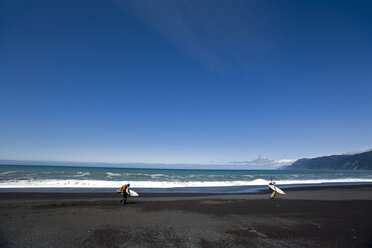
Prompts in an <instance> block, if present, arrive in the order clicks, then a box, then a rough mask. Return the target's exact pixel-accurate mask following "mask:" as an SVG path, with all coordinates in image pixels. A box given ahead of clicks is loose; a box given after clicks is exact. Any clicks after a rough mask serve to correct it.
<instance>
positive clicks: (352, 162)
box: [284, 151, 372, 170]
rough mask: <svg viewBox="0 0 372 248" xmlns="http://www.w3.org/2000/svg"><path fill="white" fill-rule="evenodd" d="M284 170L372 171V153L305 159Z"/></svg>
mask: <svg viewBox="0 0 372 248" xmlns="http://www.w3.org/2000/svg"><path fill="white" fill-rule="evenodd" d="M284 169H288V170H296V169H316V170H322V169H331V170H372V151H369V152H364V153H359V154H354V155H332V156H324V157H318V158H312V159H309V158H303V159H299V160H297V161H296V162H294V163H293V164H291V165H289V166H287V167H285V168H284Z"/></svg>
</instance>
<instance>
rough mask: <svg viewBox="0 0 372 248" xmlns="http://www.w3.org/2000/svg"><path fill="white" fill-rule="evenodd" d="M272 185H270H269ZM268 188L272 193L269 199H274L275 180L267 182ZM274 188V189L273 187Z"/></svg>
mask: <svg viewBox="0 0 372 248" xmlns="http://www.w3.org/2000/svg"><path fill="white" fill-rule="evenodd" d="M270 186H272V187H270ZM269 188H270V189H271V190H272V191H273V193H272V194H271V196H270V198H271V199H275V197H276V187H275V182H270V183H269ZM273 188H274V189H273Z"/></svg>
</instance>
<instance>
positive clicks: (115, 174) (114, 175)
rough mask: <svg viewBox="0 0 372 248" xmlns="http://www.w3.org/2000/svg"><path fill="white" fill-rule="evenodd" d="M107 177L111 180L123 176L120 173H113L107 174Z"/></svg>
mask: <svg viewBox="0 0 372 248" xmlns="http://www.w3.org/2000/svg"><path fill="white" fill-rule="evenodd" d="M106 175H107V177H109V178H111V177H118V176H121V174H120V173H113V172H106Z"/></svg>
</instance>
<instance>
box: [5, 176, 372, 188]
mask: <svg viewBox="0 0 372 248" xmlns="http://www.w3.org/2000/svg"><path fill="white" fill-rule="evenodd" d="M268 182H269V181H268V180H265V179H255V180H252V181H182V182H181V181H171V182H169V181H131V185H132V187H133V188H177V187H228V186H260V185H267V184H268ZM356 182H372V179H370V178H369V179H367V178H365V179H364V178H345V179H316V180H277V181H276V183H277V185H291V184H298V185H301V184H322V183H356ZM121 184H122V182H121V181H111V180H77V179H68V180H55V179H45V180H34V179H30V180H7V181H1V182H0V188H119V187H120V186H121Z"/></svg>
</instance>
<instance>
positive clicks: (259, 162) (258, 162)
mask: <svg viewBox="0 0 372 248" xmlns="http://www.w3.org/2000/svg"><path fill="white" fill-rule="evenodd" d="M294 161H296V160H295V159H279V160H272V159H269V158H267V157H258V158H256V159H253V160H248V161H231V162H230V163H231V164H239V165H247V166H248V165H249V166H274V167H275V166H277V167H279V166H283V165H289V164H292V163H293V162H294Z"/></svg>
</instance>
